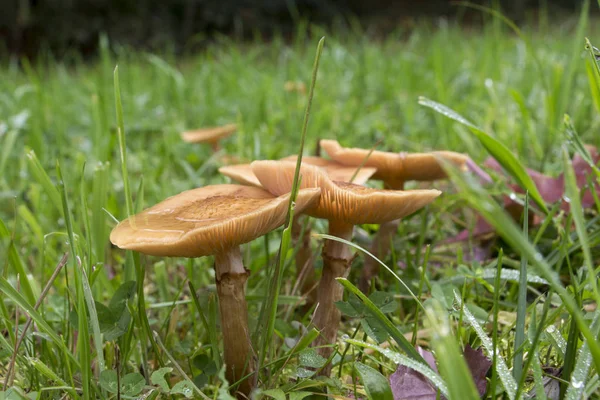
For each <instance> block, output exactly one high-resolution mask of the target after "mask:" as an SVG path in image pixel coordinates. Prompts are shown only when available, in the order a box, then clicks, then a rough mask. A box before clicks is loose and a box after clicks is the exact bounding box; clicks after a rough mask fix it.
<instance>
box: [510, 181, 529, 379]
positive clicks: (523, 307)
mask: <svg viewBox="0 0 600 400" xmlns="http://www.w3.org/2000/svg"><path fill="white" fill-rule="evenodd" d="M528 222H529V194H528V193H526V194H525V209H524V211H523V235H525V236H528V235H529V226H528ZM519 274H520V279H519V294H518V298H517V322H516V325H515V347H514V349H515V355H514V357H513V376H514V377H515V380H516V381H517V382H519V381H520V380H521V375H522V374H523V347H522V346H523V343H524V342H525V317H526V314H527V259H526V258H525V257H521V268H520V269H519Z"/></svg>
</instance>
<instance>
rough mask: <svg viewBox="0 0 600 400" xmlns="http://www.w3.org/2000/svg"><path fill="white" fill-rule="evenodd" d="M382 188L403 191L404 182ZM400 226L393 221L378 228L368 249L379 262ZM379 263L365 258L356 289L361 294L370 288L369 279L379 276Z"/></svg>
mask: <svg viewBox="0 0 600 400" xmlns="http://www.w3.org/2000/svg"><path fill="white" fill-rule="evenodd" d="M384 187H385V188H386V189H391V190H403V189H404V182H402V181H389V182H385V185H384ZM399 226H400V220H399V219H397V220H395V221H390V222H386V223H384V224H381V225H380V226H379V231H377V234H376V235H375V238H374V239H373V243H371V247H370V248H369V252H370V253H371V254H373V255H374V256H375V257H377V258H378V259H379V260H381V261H385V258H386V257H387V255H388V254H389V252H390V243H391V241H392V238H393V237H394V235H395V234H396V232H397V231H398V227H399ZM379 266H380V264H379V262H377V260H375V259H374V258H373V257H371V256H365V262H364V264H363V269H362V272H361V274H360V279H359V281H358V288H359V289H360V291H361V292H363V293H367V292H368V291H369V288H370V286H371V279H373V277H374V276H377V274H379Z"/></svg>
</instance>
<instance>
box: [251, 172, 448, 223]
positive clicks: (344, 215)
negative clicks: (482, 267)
mask: <svg viewBox="0 0 600 400" xmlns="http://www.w3.org/2000/svg"><path fill="white" fill-rule="evenodd" d="M251 165H252V171H254V174H255V175H256V177H257V178H258V180H259V181H260V183H261V184H262V185H263V187H264V188H265V189H267V190H268V191H269V192H271V193H273V194H274V195H283V194H285V193H289V192H290V190H291V188H292V183H293V180H294V171H295V168H296V164H295V163H293V162H291V161H254V162H253V163H252V164H251ZM300 174H301V175H302V179H301V181H300V188H301V189H307V188H315V187H318V188H321V197H320V199H319V202H318V204H316V205H314V206H312V207H309V208H307V209H306V210H305V213H306V214H308V215H310V216H313V217H317V218H323V219H328V220H335V221H343V222H345V223H348V224H352V225H358V224H366V223H373V224H382V223H385V222H389V221H393V220H395V219H399V218H402V217H405V216H407V215H409V214H412V213H413V212H415V211H417V210H418V209H420V208H422V207H424V206H425V205H427V204H429V203H431V202H432V201H433V200H434V199H435V198H436V197H437V196H439V195H440V193H441V192H440V191H439V190H405V191H402V190H381V189H372V188H367V187H364V186H360V185H354V184H352V183H345V182H334V181H332V180H331V179H329V177H327V174H325V172H324V171H323V170H321V169H319V168H318V167H315V166H312V165H304V164H303V165H302V167H301V170H300Z"/></svg>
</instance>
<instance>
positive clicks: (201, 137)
mask: <svg viewBox="0 0 600 400" xmlns="http://www.w3.org/2000/svg"><path fill="white" fill-rule="evenodd" d="M236 129H237V125H236V124H228V125H223V126H215V127H211V128H203V129H196V130H192V131H185V132H182V133H181V138H182V139H183V140H184V141H186V142H190V143H214V142H216V141H218V140H220V139H223V138H226V137H228V136H230V135H231V134H232V133H233V132H235V131H236Z"/></svg>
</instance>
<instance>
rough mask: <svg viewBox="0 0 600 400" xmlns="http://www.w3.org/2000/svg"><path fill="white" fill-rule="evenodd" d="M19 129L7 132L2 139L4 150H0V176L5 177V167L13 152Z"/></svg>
mask: <svg viewBox="0 0 600 400" xmlns="http://www.w3.org/2000/svg"><path fill="white" fill-rule="evenodd" d="M18 133H19V131H18V130H16V129H15V130H11V131H9V132H8V133H6V136H5V137H4V140H2V141H0V143H1V144H2V152H0V177H4V168H5V167H6V163H7V162H8V157H9V156H10V155H11V153H12V152H13V147H14V145H15V141H16V139H17V134H18Z"/></svg>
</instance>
